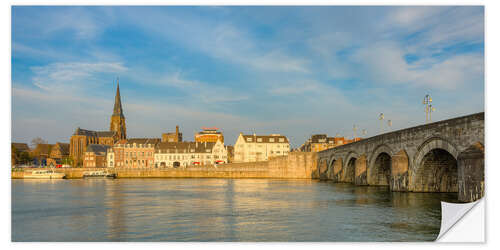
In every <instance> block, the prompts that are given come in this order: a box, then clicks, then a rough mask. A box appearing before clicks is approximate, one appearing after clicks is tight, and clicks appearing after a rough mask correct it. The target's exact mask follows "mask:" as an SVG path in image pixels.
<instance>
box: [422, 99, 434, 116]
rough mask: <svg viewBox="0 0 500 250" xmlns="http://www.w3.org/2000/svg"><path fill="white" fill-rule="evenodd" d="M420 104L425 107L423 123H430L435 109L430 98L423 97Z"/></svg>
mask: <svg viewBox="0 0 500 250" xmlns="http://www.w3.org/2000/svg"><path fill="white" fill-rule="evenodd" d="M422 104H424V105H425V123H428V122H432V112H434V111H436V108H434V107H432V97H431V96H430V95H425V97H424V101H423V102H422Z"/></svg>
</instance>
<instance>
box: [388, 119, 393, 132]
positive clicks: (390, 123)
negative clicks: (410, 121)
mask: <svg viewBox="0 0 500 250" xmlns="http://www.w3.org/2000/svg"><path fill="white" fill-rule="evenodd" d="M387 125H388V126H389V131H391V126H392V121H391V120H388V121H387Z"/></svg>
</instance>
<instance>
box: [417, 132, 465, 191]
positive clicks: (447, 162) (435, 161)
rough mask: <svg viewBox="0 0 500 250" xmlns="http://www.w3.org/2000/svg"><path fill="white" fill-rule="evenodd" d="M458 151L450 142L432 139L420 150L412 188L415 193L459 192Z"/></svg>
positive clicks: (437, 138)
mask: <svg viewBox="0 0 500 250" xmlns="http://www.w3.org/2000/svg"><path fill="white" fill-rule="evenodd" d="M457 156H458V151H457V149H456V147H455V146H454V145H453V144H451V143H450V142H448V141H446V140H444V139H442V138H439V137H432V138H429V139H428V140H426V141H425V142H424V143H422V145H421V146H420V147H419V148H418V151H417V154H416V155H415V158H414V160H413V167H412V171H411V176H412V177H411V178H410V186H411V191H415V192H458V166H457Z"/></svg>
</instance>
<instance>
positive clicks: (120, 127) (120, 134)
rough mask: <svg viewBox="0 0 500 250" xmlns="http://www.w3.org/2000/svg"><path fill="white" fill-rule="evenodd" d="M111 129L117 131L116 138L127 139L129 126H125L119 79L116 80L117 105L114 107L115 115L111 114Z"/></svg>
mask: <svg viewBox="0 0 500 250" xmlns="http://www.w3.org/2000/svg"><path fill="white" fill-rule="evenodd" d="M109 130H110V131H114V132H116V137H115V138H116V140H121V139H127V128H126V126H125V116H123V109H122V101H121V98H120V83H119V82H118V79H117V80H116V96H115V107H114V108H113V115H111V124H110V126H109Z"/></svg>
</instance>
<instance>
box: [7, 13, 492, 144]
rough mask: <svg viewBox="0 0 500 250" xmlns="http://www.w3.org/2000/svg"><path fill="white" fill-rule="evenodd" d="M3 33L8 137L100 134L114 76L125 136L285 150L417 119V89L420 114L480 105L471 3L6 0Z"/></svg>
mask: <svg viewBox="0 0 500 250" xmlns="http://www.w3.org/2000/svg"><path fill="white" fill-rule="evenodd" d="M11 38H12V43H11V51H12V67H11V70H12V71H11V73H12V114H11V118H12V141H14V142H26V143H29V142H30V141H31V140H32V139H33V138H35V137H41V138H43V139H45V140H47V141H48V142H49V143H55V142H69V138H70V137H71V135H72V134H73V132H74V130H75V129H76V128H77V127H80V128H84V129H90V130H99V131H104V130H109V123H110V116H111V114H112V112H113V102H114V96H115V92H116V79H117V77H119V82H120V92H121V98H122V105H123V110H124V115H125V118H126V125H127V136H128V137H161V133H164V132H171V131H174V130H175V126H176V125H179V126H180V130H181V132H182V133H183V137H184V140H193V137H194V136H193V135H194V133H195V132H197V131H199V130H200V129H201V127H204V126H205V127H212V126H216V127H218V128H220V129H221V131H222V132H223V133H224V137H225V144H228V145H233V144H234V142H235V141H236V138H237V136H238V135H239V133H240V132H243V133H245V134H251V133H254V132H255V133H256V134H271V133H279V134H283V135H286V136H287V137H288V138H289V139H290V141H291V144H292V147H298V146H300V145H301V144H302V143H303V142H304V141H305V140H306V139H307V138H308V137H310V136H311V135H312V134H318V133H324V134H328V135H330V136H334V135H337V134H338V135H341V136H345V137H348V138H351V137H353V136H354V133H355V132H354V131H353V127H354V126H355V127H356V128H357V130H356V135H357V136H362V137H370V136H374V135H377V134H379V133H380V132H381V129H383V131H384V132H387V131H389V130H398V129H403V128H407V127H412V126H416V125H420V124H423V123H425V111H424V105H423V104H422V101H423V99H424V96H425V95H426V94H429V95H430V96H431V97H432V99H433V106H434V107H435V108H436V111H435V112H433V113H432V120H433V121H439V120H444V119H449V118H453V117H457V116H462V115H468V114H472V113H477V112H483V111H484V91H485V88H484V8H483V7H481V6H479V7H475V6H461V7H454V6H445V7H438V6H429V7H411V6H399V7H385V6H376V7H363V6H358V7H352V6H342V7H339V6H330V7H286V6H280V7H227V6H226V7H219V6H203V7H196V6H193V7H179V6H162V7H158V6H148V7H138V6H135V7H132V6H128V7H116V6H106V7H98V6H93V7H79V6H66V7H51V6H45V7H30V6H13V7H12V37H11ZM380 113H383V114H384V117H385V120H384V121H383V122H382V123H381V122H380V120H379V119H378V118H379V114H380ZM388 120H391V122H392V126H391V127H389V126H388V123H387V122H388ZM363 130H366V135H363V134H362V131H363Z"/></svg>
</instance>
